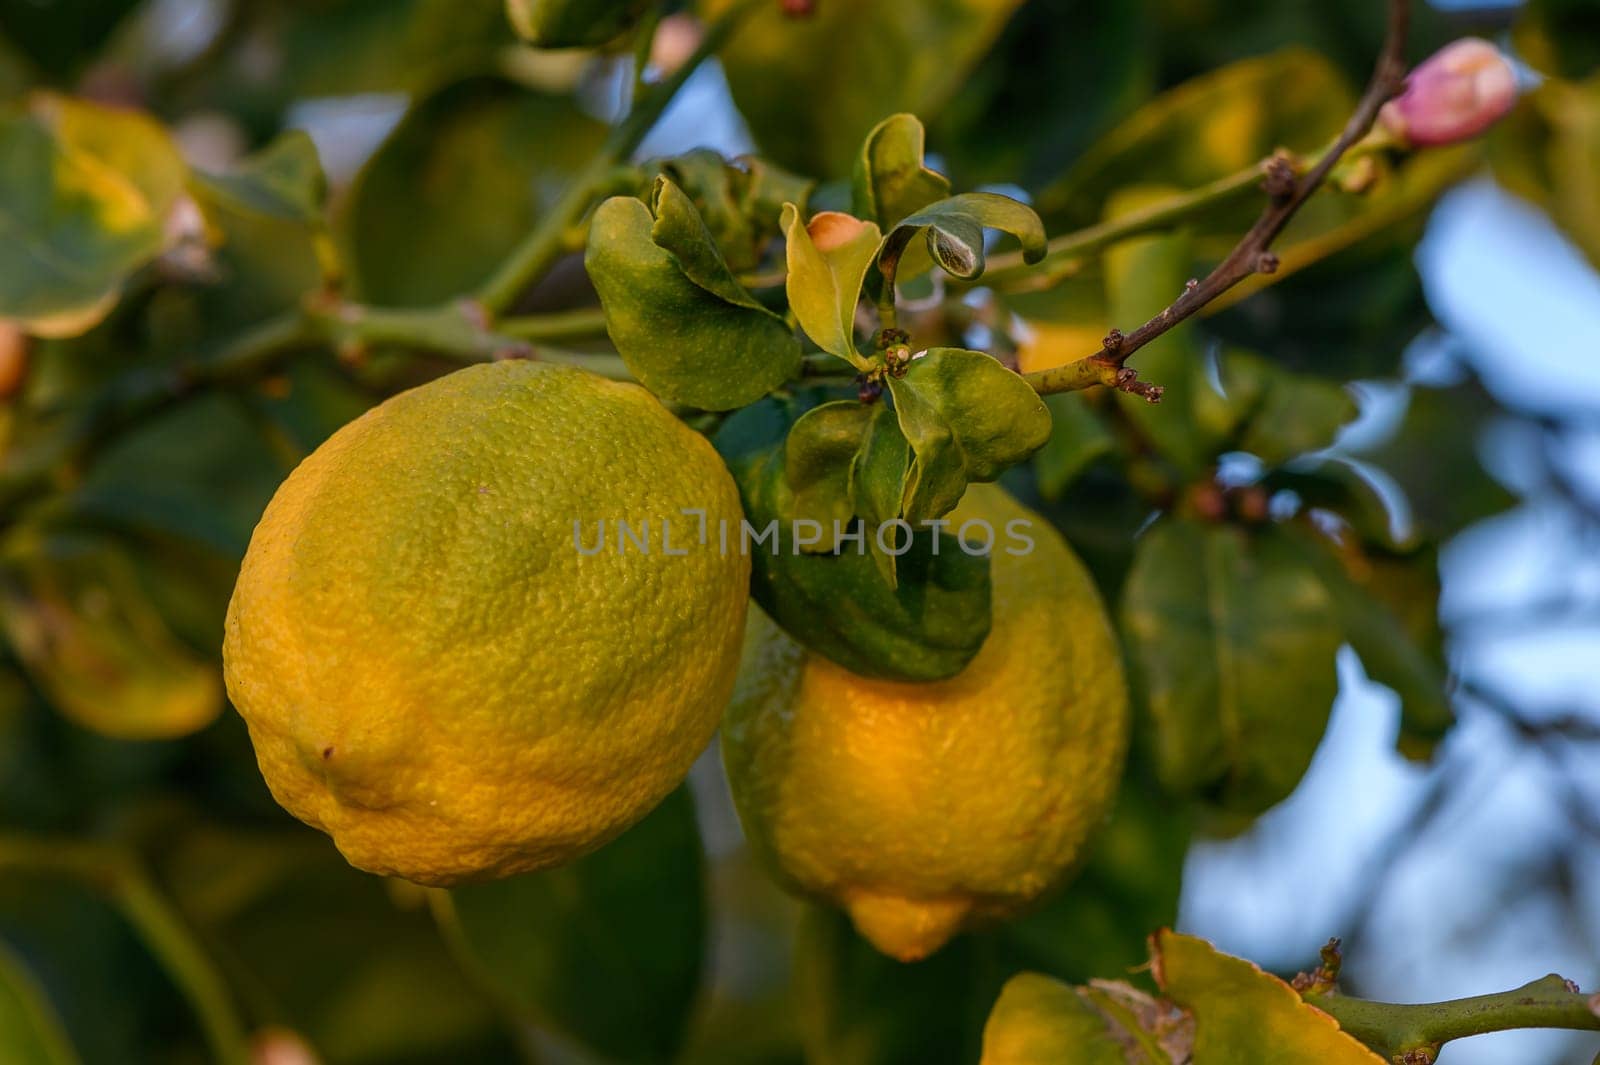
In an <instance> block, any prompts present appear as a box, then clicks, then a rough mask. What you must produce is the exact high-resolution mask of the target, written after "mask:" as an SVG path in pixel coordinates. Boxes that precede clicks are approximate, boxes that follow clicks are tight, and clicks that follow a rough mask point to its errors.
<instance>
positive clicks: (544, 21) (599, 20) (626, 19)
mask: <svg viewBox="0 0 1600 1065" xmlns="http://www.w3.org/2000/svg"><path fill="white" fill-rule="evenodd" d="M649 6H650V0H506V14H507V15H508V16H510V18H511V25H512V26H513V27H515V28H516V31H517V33H518V34H520V35H521V36H522V38H523V40H525V41H527V42H528V43H529V44H531V45H534V46H535V47H538V48H592V47H594V46H596V45H601V44H605V43H606V42H607V41H610V40H613V39H614V38H617V37H620V36H621V35H622V34H623V32H624V31H626V30H627V29H628V28H629V27H630V26H632V25H633V24H634V23H635V22H637V21H638V20H639V18H640V17H641V16H642V15H643V14H644V13H645V10H646V9H647V8H649Z"/></svg>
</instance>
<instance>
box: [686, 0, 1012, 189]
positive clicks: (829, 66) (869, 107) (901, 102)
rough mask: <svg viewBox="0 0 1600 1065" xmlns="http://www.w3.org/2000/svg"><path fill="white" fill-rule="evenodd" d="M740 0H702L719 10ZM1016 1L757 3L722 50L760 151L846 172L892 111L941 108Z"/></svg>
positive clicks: (705, 8) (707, 9) (819, 169)
mask: <svg viewBox="0 0 1600 1065" xmlns="http://www.w3.org/2000/svg"><path fill="white" fill-rule="evenodd" d="M734 2H736V0H701V2H700V4H699V5H698V6H699V8H700V10H701V12H702V13H703V14H704V15H705V16H707V17H714V16H716V15H718V14H721V13H722V12H725V11H727V10H728V9H729V8H730V7H731V6H732V5H733V3H734ZM1019 5H1020V0H943V2H941V3H940V4H938V5H937V6H928V5H923V4H908V3H906V2H905V0H854V2H852V3H820V4H818V5H816V11H815V13H814V14H812V15H809V16H807V17H806V18H800V19H796V18H791V17H789V16H788V15H786V14H784V13H783V10H782V6H781V5H779V4H776V3H774V4H763V5H757V8H756V11H755V13H754V14H753V15H752V16H751V17H750V18H749V20H748V22H747V23H746V24H745V25H744V26H743V28H741V29H740V31H739V33H738V35H737V36H735V37H734V38H733V40H732V41H731V42H730V43H729V45H728V47H727V49H726V50H725V51H724V53H723V55H722V56H721V58H722V63H723V67H724V69H725V70H726V71H727V75H728V83H729V86H730V87H731V88H732V90H733V98H734V102H735V103H737V104H738V105H739V110H740V111H742V112H743V113H744V115H745V117H746V118H748V119H749V121H750V128H751V131H752V132H753V133H754V134H755V137H756V140H757V142H758V143H759V144H760V145H761V147H762V149H763V154H765V155H768V156H771V157H772V158H773V159H775V160H777V161H778V162H779V163H781V164H782V165H784V166H787V167H789V168H791V169H794V170H798V171H801V172H803V173H808V174H815V175H817V176H818V177H823V178H843V177H848V176H849V174H850V172H851V168H852V167H853V165H854V163H855V160H856V157H857V153H858V152H859V151H860V147H861V142H862V140H863V138H865V137H866V136H867V134H868V132H869V131H870V130H871V129H872V128H873V127H874V126H875V125H877V124H878V122H879V121H880V120H881V119H882V118H883V117H884V116H885V115H887V114H891V113H894V112H899V111H907V112H911V113H913V114H918V115H922V116H923V117H924V118H929V117H932V116H934V115H936V114H937V113H938V111H939V109H940V108H941V107H942V106H943V105H944V103H945V102H946V101H948V100H949V99H951V97H953V96H954V95H955V93H956V92H957V91H958V90H959V89H960V88H961V85H962V83H963V81H964V80H965V79H966V76H967V73H968V71H970V70H971V68H972V67H973V66H974V65H975V64H976V62H977V61H978V59H979V58H980V57H981V56H982V55H983V54H984V53H985V52H986V51H987V50H988V49H989V46H990V45H991V44H992V43H993V42H994V39H995V37H996V36H997V35H998V34H999V32H1000V30H1001V28H1002V27H1003V26H1004V25H1005V23H1006V20H1007V19H1008V18H1010V17H1011V14H1012V12H1013V11H1015V10H1016V8H1017V7H1018V6H1019Z"/></svg>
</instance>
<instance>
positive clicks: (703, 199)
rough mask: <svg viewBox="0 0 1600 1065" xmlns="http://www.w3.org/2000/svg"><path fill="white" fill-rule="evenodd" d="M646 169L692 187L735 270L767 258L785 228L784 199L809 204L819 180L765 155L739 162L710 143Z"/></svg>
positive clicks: (691, 193) (686, 189)
mask: <svg viewBox="0 0 1600 1065" xmlns="http://www.w3.org/2000/svg"><path fill="white" fill-rule="evenodd" d="M644 170H645V173H647V174H652V173H653V174H658V175H659V174H664V175H666V176H667V177H669V178H671V179H672V182H673V184H675V185H677V186H678V187H679V188H681V189H682V190H683V191H684V192H686V193H688V195H689V199H690V200H692V201H693V203H694V206H695V208H696V210H698V211H699V212H700V217H701V218H703V219H705V223H706V228H707V229H709V230H710V231H711V235H712V236H713V237H715V238H716V241H717V247H718V248H720V249H721V250H722V254H723V257H724V258H725V259H727V261H728V266H729V268H731V269H732V270H734V271H745V270H753V269H755V268H756V267H758V266H759V265H760V264H761V260H762V256H763V254H764V252H765V250H766V247H767V245H768V244H769V243H770V242H771V241H772V239H773V238H774V237H776V236H777V235H778V234H779V233H780V232H781V219H782V214H783V207H784V204H786V203H794V204H797V205H799V206H800V207H801V208H802V209H804V205H805V204H806V202H807V201H808V200H809V199H810V197H811V190H812V188H813V187H814V186H815V184H816V182H814V181H812V180H810V179H809V178H802V177H799V176H798V175H795V174H790V173H788V172H787V171H785V170H783V169H781V168H779V167H776V166H773V165H772V164H771V163H768V162H766V161H764V160H761V159H755V158H750V157H745V158H742V159H740V160H738V161H737V165H736V164H735V163H730V162H729V161H728V160H726V159H724V158H723V157H722V155H721V154H720V153H718V152H714V151H711V150H710V149H707V148H700V149H696V150H695V151H692V152H688V153H686V154H684V155H679V156H675V157H673V158H671V159H663V160H660V161H659V162H656V163H652V164H647V165H646V166H645V168H644Z"/></svg>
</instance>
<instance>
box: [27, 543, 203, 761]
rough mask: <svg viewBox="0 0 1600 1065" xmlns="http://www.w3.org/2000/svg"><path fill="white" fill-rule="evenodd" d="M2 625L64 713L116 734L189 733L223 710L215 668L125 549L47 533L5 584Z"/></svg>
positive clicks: (87, 725)
mask: <svg viewBox="0 0 1600 1065" xmlns="http://www.w3.org/2000/svg"><path fill="white" fill-rule="evenodd" d="M0 629H3V631H4V633H5V636H6V638H7V639H8V640H10V642H11V645H12V648H13V649H14V650H15V652H16V654H17V657H18V658H19V659H21V661H22V664H23V666H24V667H25V668H26V669H27V670H28V672H29V674H30V675H31V676H32V677H33V679H34V682H35V683H36V684H38V685H39V687H40V688H42V689H43V690H44V692H45V694H46V695H47V696H48V698H49V700H50V702H51V703H52V704H53V705H54V706H55V707H56V709H58V710H60V711H61V713H62V714H64V715H66V716H67V717H68V718H70V719H72V720H73V721H75V722H76V723H77V724H79V725H82V726H83V727H85V728H89V729H93V730H94V731H96V732H100V733H103V734H105V735H107V736H111V737H114V738H117V739H164V738H169V737H174V736H183V735H187V734H188V733H191V732H194V731H196V730H198V729H200V728H203V727H204V726H206V725H208V724H210V723H211V721H212V720H213V719H214V718H215V717H216V716H217V714H218V713H220V712H221V709H222V678H221V677H220V676H219V675H218V672H217V668H216V666H215V665H214V664H213V663H212V662H210V661H208V660H205V659H202V658H201V657H200V656H198V655H196V654H195V653H193V652H192V651H190V650H189V649H188V648H187V647H185V646H184V645H183V644H181V643H180V642H179V641H178V639H177V637H176V636H174V635H173V633H172V631H171V629H170V628H169V627H168V626H167V623H166V621H165V620H164V619H163V618H162V617H161V615H160V614H159V613H157V611H156V609H155V608H154V606H152V605H151V603H150V602H149V600H148V599H147V598H146V595H145V592H144V590H143V588H142V587H141V586H140V583H139V578H138V574H136V573H135V572H134V570H133V567H132V564H131V563H130V562H129V561H128V560H127V559H126V558H124V557H122V556H120V555H117V554H114V553H112V552H111V551H109V550H107V549H106V548H105V547H104V546H103V545H97V544H94V543H92V542H86V541H77V540H68V539H66V538H59V539H50V540H47V541H45V543H44V544H42V545H40V546H37V547H29V548H26V549H23V550H22V551H20V552H18V557H16V558H15V559H14V560H13V562H12V565H11V567H10V569H9V572H8V573H7V574H6V575H5V579H4V581H3V584H0Z"/></svg>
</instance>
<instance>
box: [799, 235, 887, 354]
mask: <svg viewBox="0 0 1600 1065" xmlns="http://www.w3.org/2000/svg"><path fill="white" fill-rule="evenodd" d="M783 232H784V236H785V237H786V238H787V240H788V249H787V253H786V254H787V256H788V264H789V277H788V282H787V284H788V292H789V307H790V309H791V310H793V311H794V316H795V319H796V320H797V321H798V322H799V323H800V328H801V329H804V330H805V332H806V335H807V336H809V337H810V338H811V339H812V340H814V341H816V344H817V346H818V347H820V348H821V349H822V350H823V351H826V352H828V353H830V354H833V355H837V356H839V357H840V358H841V359H849V360H851V361H852V362H854V363H856V365H857V366H859V367H862V368H865V363H864V361H863V359H862V358H861V356H860V355H859V354H858V353H857V351H856V343H855V320H856V304H858V303H860V302H861V289H862V286H863V285H864V284H865V283H866V279H867V271H868V269H870V268H871V266H872V262H873V260H874V259H875V258H876V257H877V254H878V247H879V244H880V243H881V240H882V234H881V233H880V232H879V231H878V226H877V224H876V223H874V222H863V221H861V219H859V218H855V217H853V216H851V215H848V214H844V213H843V212H841V211H823V212H822V213H821V214H819V215H817V216H816V217H815V218H813V219H812V220H811V221H810V223H809V224H808V223H806V222H804V221H803V220H802V219H801V217H800V210H799V208H797V207H795V206H794V205H793V204H786V205H784V208H783Z"/></svg>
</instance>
